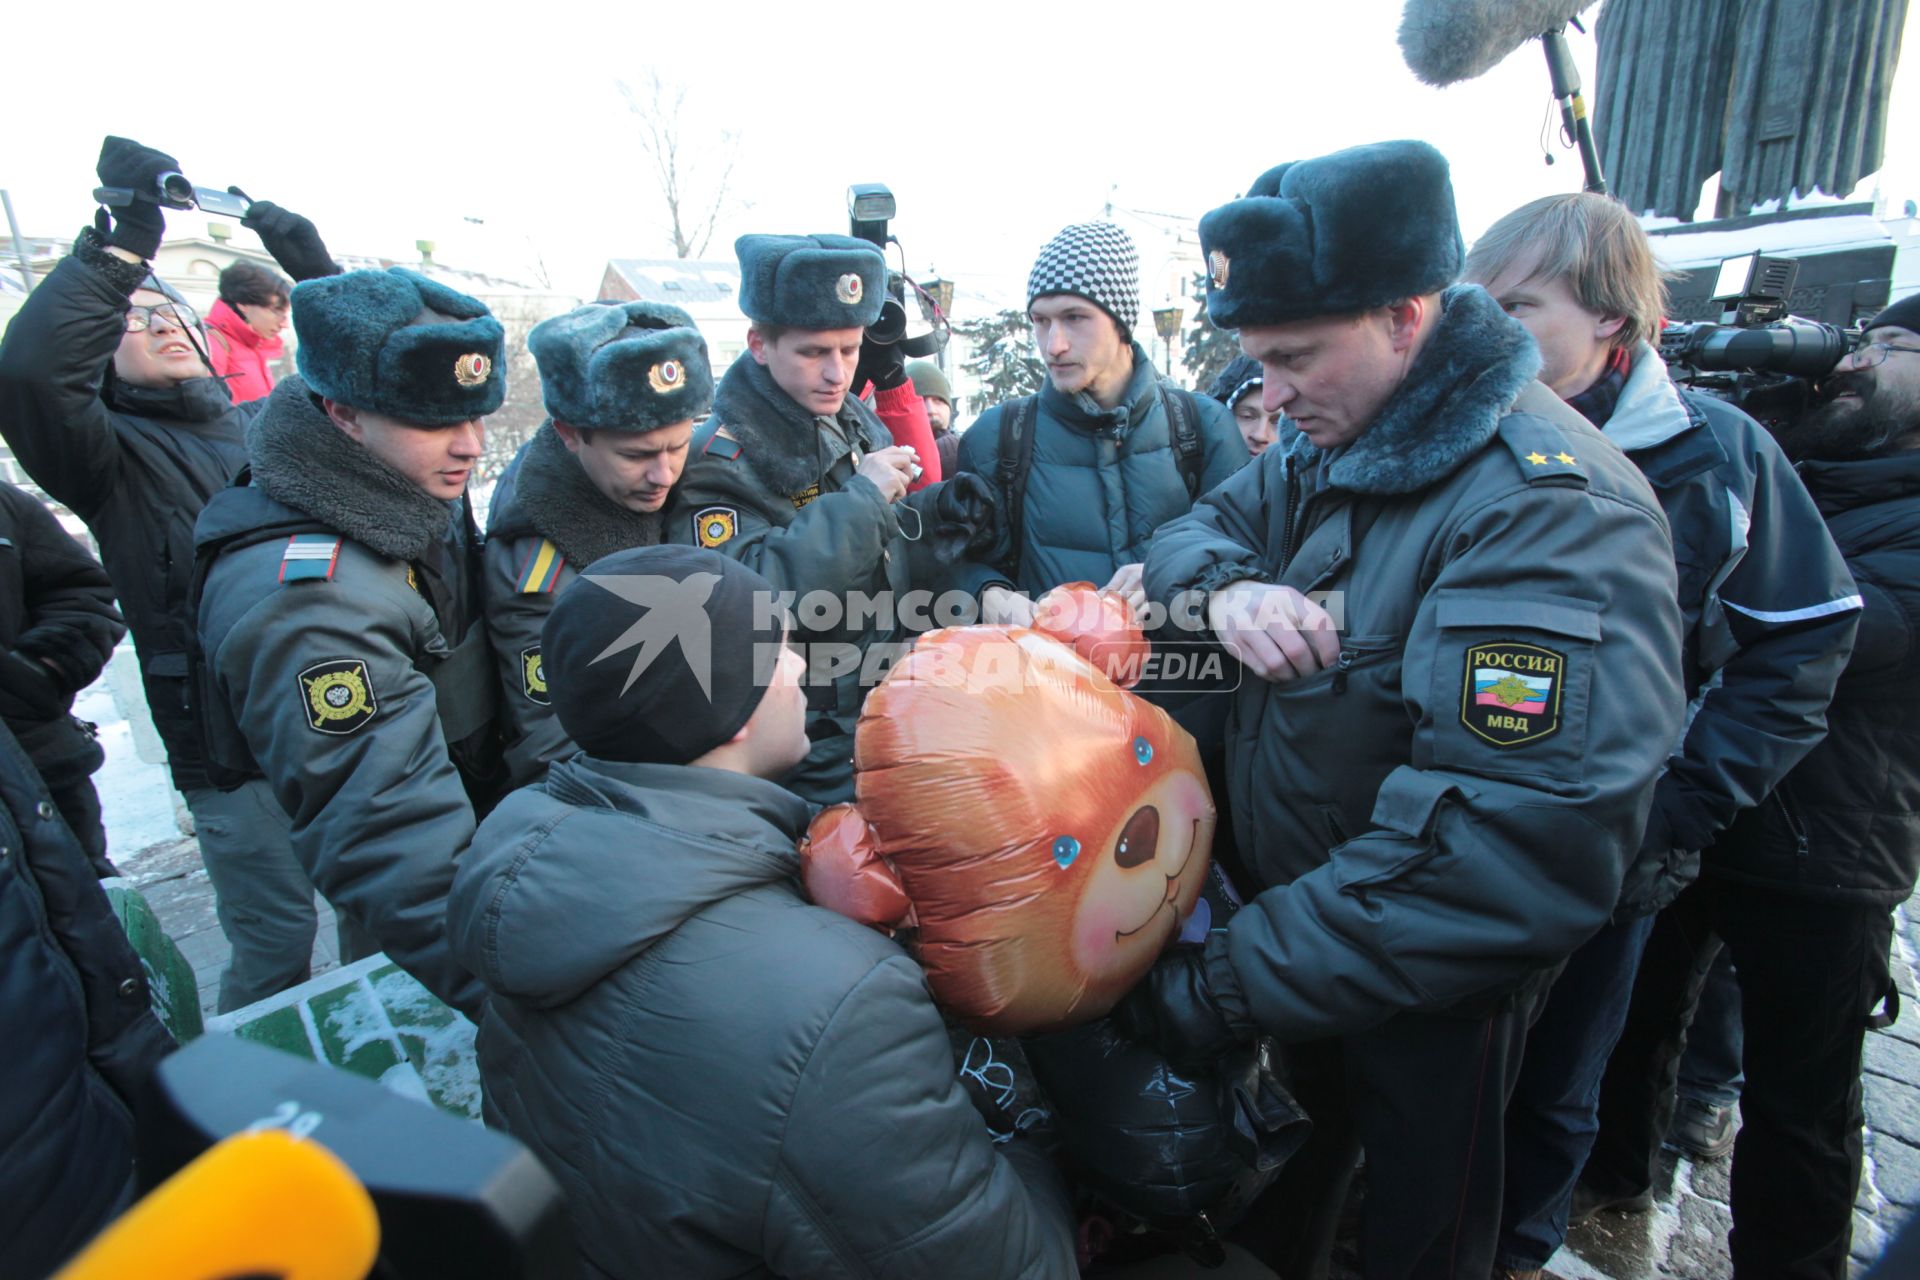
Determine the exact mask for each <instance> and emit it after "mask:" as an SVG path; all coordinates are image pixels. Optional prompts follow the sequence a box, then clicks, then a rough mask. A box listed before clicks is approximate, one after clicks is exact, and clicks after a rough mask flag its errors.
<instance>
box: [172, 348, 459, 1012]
mask: <svg viewBox="0 0 1920 1280" xmlns="http://www.w3.org/2000/svg"><path fill="white" fill-rule="evenodd" d="M247 445H248V452H249V454H250V455H251V458H252V476H251V480H252V483H251V484H249V485H246V486H243V487H237V488H233V489H228V490H226V491H225V492H223V493H221V494H219V495H218V496H217V497H215V498H214V500H213V501H212V502H210V503H208V504H207V509H206V511H205V512H204V513H203V514H202V516H201V518H200V527H199V550H200V555H201V557H202V561H203V569H202V572H203V574H204V585H203V586H202V587H201V590H200V652H201V655H202V656H201V683H202V687H203V695H202V706H203V710H204V711H205V713H206V716H207V727H208V740H209V744H210V746H211V747H212V751H213V759H214V760H215V761H216V763H218V764H219V765H220V766H221V767H224V768H231V769H233V770H234V771H235V772H237V773H239V774H241V775H243V776H244V775H246V774H253V775H256V776H262V777H265V778H266V780H267V782H268V784H269V785H270V786H272V788H273V792H274V795H275V796H277V797H278V798H279V801H280V805H281V807H282V808H284V809H285V810H286V811H287V815H288V816H289V817H290V818H291V819H292V824H293V825H292V834H291V841H292V846H293V852H294V856H295V857H296V858H298V859H299V860H300V865H301V866H302V867H303V868H305V870H306V872H307V874H308V875H309V876H311V877H312V878H313V883H314V885H315V886H316V887H318V888H319V890H320V892H321V893H323V894H325V895H326V897H327V900H328V901H329V902H331V903H333V905H334V906H335V907H336V908H337V909H339V910H341V911H344V912H346V913H347V914H348V915H350V916H351V917H352V918H353V919H354V921H355V922H356V923H357V924H359V925H360V926H361V927H362V928H364V929H366V930H367V931H369V932H370V933H372V934H373V936H374V937H375V938H377V939H378V940H379V942H380V945H381V947H382V948H383V949H384V950H385V951H386V953H387V954H388V955H389V956H390V957H391V958H392V959H393V961H394V963H396V964H398V965H399V966H400V967H401V968H403V969H405V970H406V971H407V972H408V973H411V974H412V975H413V976H414V977H416V978H418V979H419V980H420V982H421V983H422V985H424V986H425V987H426V988H427V989H428V990H429V991H431V992H433V993H434V994H435V995H436V996H438V997H440V999H442V1000H444V1001H446V1002H447V1003H448V1004H450V1005H453V1006H454V1007H455V1008H457V1009H459V1010H460V1011H461V1012H462V1013H465V1014H467V1015H468V1016H469V1017H473V1018H477V1017H478V1015H479V1010H480V990H479V986H478V984H477V983H475V981H474V980H473V978H472V976H471V975H469V974H468V973H466V972H465V971H464V970H462V969H461V968H460V967H459V965H457V964H455V963H454V961H453V959H452V957H451V956H450V955H449V954H448V953H447V947H446V894H447V886H448V885H449V884H450V883H451V882H452V880H453V860H454V858H455V857H456V856H457V855H458V854H459V853H460V851H461V850H463V849H464V848H466V845H467V841H468V840H470V839H471V838H472V836H473V829H474V803H475V799H476V798H477V799H478V800H479V802H480V803H482V804H484V803H486V802H487V801H488V800H489V799H490V796H489V794H488V792H489V790H490V788H491V787H492V786H494V785H496V784H497V779H496V778H494V777H493V775H492V769H491V765H492V763H493V761H492V760H491V758H490V756H489V747H490V745H491V743H492V741H493V734H494V732H495V726H494V723H493V721H494V706H495V701H494V691H495V685H494V673H493V662H492V656H491V653H490V652H489V650H488V648H487V644H486V628H485V626H484V625H483V622H482V619H481V617H480V609H479V606H480V592H479V582H478V580H477V579H478V565H477V560H478V557H477V555H475V554H474V552H473V550H472V544H473V542H474V540H475V538H476V536H477V535H475V534H474V532H473V528H472V520H471V517H470V516H469V515H468V514H467V513H466V510H465V506H464V503H447V502H441V501H439V500H438V499H436V498H432V497H430V496H428V495H427V494H426V493H424V492H422V491H421V490H420V489H419V488H418V487H416V486H415V485H414V484H413V482H412V481H410V480H408V479H407V478H406V477H405V476H403V475H401V474H400V473H399V472H397V471H395V470H394V469H393V468H391V467H389V466H387V465H386V464H385V463H384V462H382V461H380V459H378V458H377V457H375V456H374V455H373V454H372V453H370V452H368V451H367V450H366V449H365V448H363V447H362V446H360V445H359V444H356V443H355V442H354V441H352V440H350V439H349V438H348V437H347V436H346V434H345V433H344V432H342V431H341V430H340V429H339V428H337V427H335V426H334V425H333V423H332V422H331V421H329V420H328V418H327V417H326V415H325V414H323V413H321V412H320V410H319V409H318V408H316V407H315V406H314V404H313V402H312V399H311V397H310V393H309V392H308V390H307V386H306V383H305V382H304V381H302V380H301V379H300V378H297V377H293V378H287V379H286V380H284V381H283V382H281V383H280V385H279V386H277V387H275V388H274V389H273V395H272V396H271V397H270V398H269V399H268V401H267V409H266V412H265V413H263V414H261V416H260V418H259V419H258V420H257V421H256V422H255V423H254V424H253V427H252V429H251V430H250V431H249V432H248V440H247Z"/></svg>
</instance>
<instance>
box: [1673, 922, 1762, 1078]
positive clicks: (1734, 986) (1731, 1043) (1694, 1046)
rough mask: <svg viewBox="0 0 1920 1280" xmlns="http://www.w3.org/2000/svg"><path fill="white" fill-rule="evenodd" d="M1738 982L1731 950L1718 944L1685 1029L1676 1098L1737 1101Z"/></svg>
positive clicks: (1740, 1040) (1738, 1059)
mask: <svg viewBox="0 0 1920 1280" xmlns="http://www.w3.org/2000/svg"><path fill="white" fill-rule="evenodd" d="M1744 1038H1745V1037H1743V1036H1742V1035H1741V1033H1740V981H1739V979H1738V978H1736V977H1734V974H1733V951H1732V949H1731V948H1729V947H1722V948H1721V949H1720V954H1719V955H1718V956H1717V957H1716V958H1715V959H1714V962H1713V972H1711V973H1709V974H1708V975H1707V985H1706V986H1705V987H1703V988H1701V991H1700V1007H1699V1008H1697V1009H1695V1010H1694V1012H1693V1025H1692V1026H1690V1027H1689V1028H1688V1029H1687V1056H1686V1057H1684V1058H1682V1059H1680V1096H1681V1097H1683V1098H1692V1099H1693V1100H1694V1101H1695V1102H1704V1103H1706V1104H1707V1105H1708V1106H1710V1107H1730V1106H1732V1105H1733V1104H1734V1103H1736V1102H1738V1101H1739V1100H1740V1085H1741V1082H1742V1081H1743V1080H1745V1078H1746V1077H1744V1076H1742V1075H1741V1074H1740V1051H1741V1047H1742V1042H1743V1040H1744Z"/></svg>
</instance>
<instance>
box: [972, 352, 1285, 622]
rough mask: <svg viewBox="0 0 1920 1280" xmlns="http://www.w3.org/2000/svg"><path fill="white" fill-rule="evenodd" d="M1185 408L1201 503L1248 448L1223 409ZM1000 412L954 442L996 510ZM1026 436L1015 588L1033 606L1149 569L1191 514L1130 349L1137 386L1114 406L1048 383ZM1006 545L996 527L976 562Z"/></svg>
mask: <svg viewBox="0 0 1920 1280" xmlns="http://www.w3.org/2000/svg"><path fill="white" fill-rule="evenodd" d="M1167 394H1169V395H1173V394H1179V393H1177V392H1173V391H1168V392H1167ZM1193 405H1194V409H1195V415H1194V416H1195V423H1194V425H1195V427H1196V429H1197V430H1198V431H1199V433H1200V447H1201V458H1202V462H1203V465H1202V467H1201V469H1200V492H1201V493H1205V492H1206V491H1207V490H1209V489H1212V488H1213V487H1214V486H1215V485H1218V484H1219V483H1220V482H1221V481H1222V480H1225V479H1226V478H1227V477H1228V476H1230V475H1232V474H1233V473H1234V472H1236V471H1238V470H1239V469H1240V468H1241V467H1243V466H1245V465H1246V463H1247V443H1246V441H1245V440H1243V439H1242V438H1241V436H1240V430H1239V428H1238V427H1236V426H1234V423H1233V415H1232V414H1231V413H1230V412H1228V411H1227V410H1226V409H1225V408H1224V407H1222V406H1221V405H1220V404H1218V403H1217V402H1215V401H1213V400H1211V399H1208V398H1207V397H1204V396H1195V397H1193ZM1004 413H1005V407H1004V406H999V407H995V408H992V409H989V410H987V412H985V413H983V414H981V415H980V417H979V418H978V419H976V420H975V421H974V423H973V425H972V426H970V427H968V428H967V430H966V432H965V433H964V434H963V435H962V436H961V437H960V462H959V468H960V470H962V471H971V472H973V473H974V474H975V475H977V476H979V477H980V478H981V479H982V480H985V481H986V482H987V483H988V485H989V486H990V487H991V488H992V490H993V495H994V499H995V501H996V502H999V501H1002V498H1001V494H1000V419H1001V417H1002V416H1003V414H1004ZM1029 430H1031V431H1032V432H1033V470H1032V471H1031V472H1029V473H1028V475H1027V488H1026V500H1025V503H1024V510H1023V512H1022V513H1021V519H1022V521H1023V524H1022V528H1021V542H1022V543H1023V544H1024V545H1022V547H1021V548H1020V566H1019V574H1018V577H1019V581H1018V582H1017V583H1015V584H1014V585H1015V586H1016V587H1018V588H1019V589H1020V590H1021V591H1024V592H1026V593H1027V594H1028V595H1030V596H1036V597H1037V596H1039V595H1040V594H1041V593H1042V592H1045V591H1048V590H1051V589H1052V588H1054V587H1057V586H1059V585H1060V584H1061V583H1063V582H1091V583H1093V584H1094V585H1095V586H1100V585H1102V584H1104V583H1106V582H1107V581H1108V580H1109V579H1111V578H1112V577H1113V575H1114V571H1115V570H1117V569H1119V568H1120V566H1121V565H1127V564H1138V563H1139V562H1141V561H1142V560H1145V559H1146V558H1147V552H1148V551H1149V550H1151V549H1152V547H1153V539H1154V534H1155V533H1156V532H1157V531H1158V530H1159V529H1160V527H1161V526H1162V525H1164V524H1166V523H1167V522H1168V521H1169V520H1172V519H1173V518H1174V517H1175V516H1181V515H1185V514H1186V513H1187V511H1188V510H1189V509H1190V508H1191V507H1192V506H1193V500H1194V499H1193V495H1191V494H1189V493H1188V492H1187V485H1186V481H1185V480H1184V479H1182V478H1181V475H1180V468H1179V466H1178V465H1177V464H1176V461H1175V452H1174V442H1173V433H1172V427H1171V424H1170V423H1169V422H1168V421H1167V408H1166V403H1165V401H1164V400H1162V398H1161V389H1160V373H1159V371H1158V370H1157V369H1155V368H1154V367H1153V362H1152V361H1151V360H1149V359H1148V358H1147V353H1146V352H1145V351H1144V350H1142V349H1141V347H1140V344H1139V343H1137V342H1136V343H1134V344H1133V376H1132V378H1131V379H1129V380H1128V382H1127V390H1126V394H1125V395H1124V396H1123V397H1122V399H1121V401H1120V403H1119V404H1118V405H1115V406H1114V407H1113V408H1111V409H1103V408H1101V407H1100V406H1099V405H1098V404H1097V403H1095V402H1094V399H1093V397H1092V396H1090V395H1088V394H1087V393H1086V392H1084V391H1080V392H1075V393H1074V394H1073V395H1067V394H1065V393H1064V392H1061V391H1058V390H1056V389H1055V388H1054V386H1053V383H1052V382H1051V381H1048V382H1046V383H1045V384H1044V385H1042V386H1041V388H1040V391H1039V393H1038V398H1037V402H1036V405H1035V413H1034V415H1033V423H1032V425H1031V427H1030V428H1029ZM1009 536H1010V535H1009V534H1008V532H1007V526H1005V525H1003V526H1002V535H1001V539H1000V542H999V543H998V544H997V545H996V546H995V547H994V548H993V550H992V551H991V552H989V553H988V554H986V555H984V556H983V557H982V559H983V560H985V561H987V562H989V563H991V564H1001V563H1003V562H1004V561H1005V560H1006V559H1007V558H1008V553H1009V552H1011V550H1012V547H1011V546H1010V545H1009V543H1008V538H1009ZM998 577H999V575H998V574H990V573H987V572H984V571H977V572H976V573H975V575H974V576H973V578H972V579H971V580H970V581H968V582H967V583H966V584H965V585H966V586H968V587H969V588H971V589H974V590H979V589H980V588H982V587H984V586H987V585H990V584H991V582H992V581H993V580H994V579H995V578H998Z"/></svg>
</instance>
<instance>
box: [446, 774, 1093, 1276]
mask: <svg viewBox="0 0 1920 1280" xmlns="http://www.w3.org/2000/svg"><path fill="white" fill-rule="evenodd" d="M807 818H808V807H807V805H806V803H805V802H804V801H802V800H800V799H799V798H798V797H796V796H795V795H793V794H792V793H790V792H788V791H786V790H785V789H784V788H782V787H779V786H777V785H775V784H773V783H771V782H766V781H763V780H761V779H758V778H753V777H748V776H746V775H742V774H734V773H728V772H724V771H720V770H714V769H705V768H693V767H683V766H672V765H638V764H617V763H612V762H609V761H605V760H600V759H597V758H595V757H593V756H586V755H581V756H574V757H572V758H571V759H567V760H562V761H559V762H557V763H556V764H554V765H553V766H552V767H551V768H550V769H549V770H548V773H547V778H546V781H545V782H543V783H541V784H539V785H536V786H532V787H526V788H523V789H521V790H519V791H516V792H515V793H514V794H513V795H511V796H509V797H508V798H507V799H506V800H505V801H504V802H503V803H502V804H501V805H500V807H499V808H498V809H497V810H495V811H494V812H493V814H491V815H490V816H489V817H488V818H487V820H486V821H485V822H484V823H483V824H482V825H481V828H480V832H479V834H478V835H477V836H476V837H475V839H474V843H473V847H472V848H471V849H470V850H469V851H468V852H467V854H466V856H465V857H464V858H462V859H461V863H460V867H459V871H458V873H457V874H456V876H455V880H454V886H453V893H452V896H451V899H450V901H449V910H448V917H449V921H450V925H449V928H450V934H449V936H450V938H451V940H452V943H453V947H454V951H455V954H456V956H457V957H458V958H459V960H460V961H461V962H462V963H463V964H465V965H467V966H468V967H469V968H471V969H472V970H473V971H474V972H475V973H477V974H479V975H480V976H481V979H482V981H484V982H485V984H486V987H487V990H488V993H489V996H488V1013H487V1018H486V1021H485V1022H484V1023H483V1024H482V1026H481V1030H480V1035H479V1040H478V1054H479V1060H480V1073H481V1080H482V1083H483V1085H484V1087H485V1099H486V1107H487V1117H488V1121H489V1123H493V1124H498V1125H501V1126H502V1127H504V1128H505V1129H506V1130H507V1131H508V1132H510V1133H512V1134H514V1135H515V1136H516V1137H518V1138H520V1139H521V1140H522V1141H523V1142H525V1143H527V1144H528V1145H529V1146H530V1147H532V1148H533V1150H534V1151H535V1152H536V1153H537V1154H538V1155H539V1156H540V1158H541V1160H542V1161H543V1162H544V1163H545V1164H546V1166H547V1168H548V1169H550V1170H551V1171H552V1172H553V1173H554V1175H555V1176H556V1177H557V1178H558V1179H559V1180H560V1183H561V1185H562V1186H563V1187H565V1189H566V1191H567V1198H568V1203H569V1204H570V1206H571V1208H572V1216H573V1224H574V1228H575V1233H576V1235H577V1237H578V1239H579V1243H580V1249H581V1253H582V1256H583V1260H584V1262H585V1264H586V1270H587V1273H588V1274H589V1275H594V1276H617V1277H643V1276H647V1277H650V1276H675V1277H681V1278H683V1280H697V1278H698V1277H705V1276H712V1277H722V1276H725V1277H734V1276H775V1275H778V1276H784V1277H792V1278H793V1280H801V1278H803V1277H813V1276H818V1277H827V1276H850V1275H855V1276H875V1277H879V1276H897V1277H908V1276H925V1277H935V1276H950V1275H954V1274H957V1273H959V1272H962V1271H964V1272H965V1273H967V1274H970V1275H980V1276H1001V1277H1062V1278H1066V1277H1072V1276H1073V1275H1075V1266H1074V1249H1073V1243H1072V1221H1071V1218H1070V1216H1069V1213H1068V1210H1067V1207H1066V1205H1065V1203H1064V1197H1062V1196H1061V1195H1060V1194H1059V1190H1058V1188H1057V1186H1056V1185H1055V1183H1054V1181H1053V1179H1052V1176H1051V1172H1050V1170H1048V1169H1047V1167H1046V1164H1045V1160H1044V1157H1043V1156H1042V1155H1041V1154H1040V1153H1039V1152H1038V1151H1036V1150H1030V1149H1028V1145H1027V1142H1026V1140H1024V1139H1021V1138H1018V1137H1016V1138H1014V1139H1013V1140H1012V1141H1010V1142H1008V1143H1007V1144H1006V1145H1004V1146H1001V1147H997V1148H996V1147H995V1146H994V1144H993V1143H992V1141H991V1140H990V1139H989V1137H988V1134H987V1131H986V1128H985V1125H984V1124H983V1122H982V1121H981V1118H980V1115H979V1113H978V1112H976V1111H975V1110H974V1108H973V1106H972V1105H971V1104H970V1103H969V1102H968V1101H967V1098H966V1096H965V1094H964V1092H963V1091H962V1089H961V1087H960V1085H959V1084H958V1083H957V1082H956V1078H955V1072H954V1065H953V1056H952V1051H951V1049H950V1047H949V1041H948V1037H947V1033H946V1030H945V1028H944V1026H943V1025H942V1023H941V1020H940V1016H939V1014H938V1013H937V1012H936V1011H935V1009H934V1006H933V1001H932V997H931V996H930V995H929V994H928V992H927V989H926V985H925V982H924V979H923V978H922V976H921V973H920V970H919V968H918V967H917V966H916V965H915V964H914V963H913V962H912V960H910V959H909V958H908V957H907V956H906V954H905V953H903V952H902V951H901V950H900V949H899V948H898V947H897V946H895V945H894V944H893V943H892V942H890V941H888V940H887V939H886V938H883V937H882V936H881V935H880V934H878V933H876V932H874V931H873V930H870V929H868V928H866V927H864V926H862V925H857V924H855V923H853V922H852V921H850V920H848V919H846V918H845V917H843V916H840V915H838V914H836V913H834V912H832V911H828V910H826V909H824V908H820V907H815V906H813V905H811V904H809V903H808V902H807V901H806V899H805V898H804V897H803V896H802V895H801V892H800V887H799V858H798V855H797V854H796V853H795V848H794V845H795V841H796V840H797V839H798V838H799V836H800V835H801V834H802V832H803V831H804V830H805V828H806V824H807Z"/></svg>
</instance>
